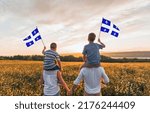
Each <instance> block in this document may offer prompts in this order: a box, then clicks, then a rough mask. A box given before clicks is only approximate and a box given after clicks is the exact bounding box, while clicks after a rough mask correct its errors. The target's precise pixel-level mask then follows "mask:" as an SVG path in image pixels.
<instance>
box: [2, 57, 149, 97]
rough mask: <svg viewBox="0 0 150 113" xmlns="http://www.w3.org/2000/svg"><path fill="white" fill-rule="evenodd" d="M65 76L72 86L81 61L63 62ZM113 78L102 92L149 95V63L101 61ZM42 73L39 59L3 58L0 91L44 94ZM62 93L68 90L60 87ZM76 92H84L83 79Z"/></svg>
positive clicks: (30, 94) (77, 93)
mask: <svg viewBox="0 0 150 113" xmlns="http://www.w3.org/2000/svg"><path fill="white" fill-rule="evenodd" d="M62 65H63V78H64V80H65V81H66V83H67V84H68V86H69V88H71V87H72V84H73V81H74V80H75V79H76V77H77V75H78V73H79V67H80V66H81V65H82V63H81V62H63V63H62ZM102 66H103V67H104V69H105V71H106V74H107V75H108V76H109V78H110V83H109V84H108V85H107V87H104V88H102V94H103V95H107V96H109V95H111V96H113V95H119V96H132V95H135V96H140V95H146V96H150V68H149V67H150V63H102ZM41 74H42V62H40V61H10V60H1V61H0V95H1V96H2V95H8V96H9V95H17V96H22V95H23V96H32V95H33V96H36V95H41V93H42V88H41V87H40V85H39V79H40V76H41ZM61 95H66V91H65V90H64V89H63V88H62V87H61ZM74 95H83V82H82V83H81V84H80V85H79V87H78V90H77V91H76V92H75V93H74Z"/></svg>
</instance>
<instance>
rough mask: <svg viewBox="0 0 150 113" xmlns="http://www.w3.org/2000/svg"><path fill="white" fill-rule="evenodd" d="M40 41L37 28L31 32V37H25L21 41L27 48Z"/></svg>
mask: <svg viewBox="0 0 150 113" xmlns="http://www.w3.org/2000/svg"><path fill="white" fill-rule="evenodd" d="M41 39H42V38H41V36H40V33H39V30H38V28H36V29H34V30H33V31H32V32H31V35H29V36H28V37H26V38H25V39H24V40H23V41H25V42H26V46H27V47H30V46H32V45H34V43H35V42H37V41H38V40H41Z"/></svg>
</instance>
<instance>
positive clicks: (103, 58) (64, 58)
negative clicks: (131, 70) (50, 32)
mask: <svg viewBox="0 0 150 113" xmlns="http://www.w3.org/2000/svg"><path fill="white" fill-rule="evenodd" d="M60 59H61V61H64V62H82V61H83V60H82V57H74V56H73V55H69V56H60ZM0 60H34V61H43V60H44V56H41V55H26V56H23V55H15V56H0ZM101 62H150V59H137V58H134V59H127V58H122V59H113V58H111V57H107V56H103V55H101Z"/></svg>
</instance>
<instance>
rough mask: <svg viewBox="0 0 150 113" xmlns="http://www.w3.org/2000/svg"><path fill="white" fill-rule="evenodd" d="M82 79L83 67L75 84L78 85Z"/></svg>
mask: <svg viewBox="0 0 150 113" xmlns="http://www.w3.org/2000/svg"><path fill="white" fill-rule="evenodd" d="M82 79H83V68H82V69H81V70H80V73H79V75H78V77H77V78H76V80H75V81H74V83H73V84H74V85H78V84H79V83H80V81H81V80H82Z"/></svg>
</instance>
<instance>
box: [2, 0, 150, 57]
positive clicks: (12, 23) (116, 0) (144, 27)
mask: <svg viewBox="0 0 150 113" xmlns="http://www.w3.org/2000/svg"><path fill="white" fill-rule="evenodd" d="M149 12H150V1H149V0H0V15H1V18H0V45H1V47H0V56H1V55H16V54H41V51H42V49H43V45H42V43H41V41H38V42H37V43H36V44H35V45H33V46H32V47H30V48H27V47H26V46H25V43H24V42H23V41H22V40H23V39H24V38H26V37H27V36H28V35H30V33H31V31H32V30H33V29H34V28H35V27H36V26H38V28H39V30H40V33H41V36H42V38H43V41H44V42H45V44H46V46H47V48H49V44H50V43H51V42H56V43H57V44H58V52H59V53H68V52H69V53H74V52H82V50H83V47H84V45H85V44H87V43H88V41H87V35H88V33H90V32H94V33H96V34H97V36H98V34H99V28H100V24H101V18H102V17H105V18H106V19H109V20H111V21H112V22H113V23H114V24H116V25H117V26H118V27H119V28H120V30H121V32H120V35H119V38H112V37H111V36H110V35H108V34H105V33H101V40H102V41H103V43H105V45H106V48H105V49H103V50H102V51H103V52H107V51H148V50H150V44H149V43H150V15H149ZM96 42H97V39H96Z"/></svg>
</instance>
